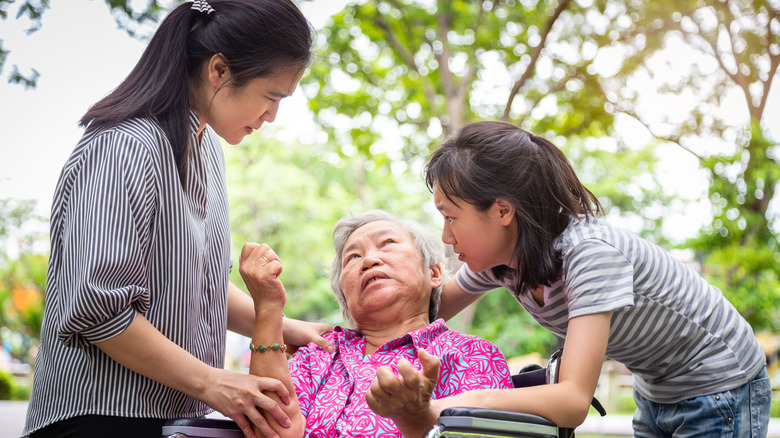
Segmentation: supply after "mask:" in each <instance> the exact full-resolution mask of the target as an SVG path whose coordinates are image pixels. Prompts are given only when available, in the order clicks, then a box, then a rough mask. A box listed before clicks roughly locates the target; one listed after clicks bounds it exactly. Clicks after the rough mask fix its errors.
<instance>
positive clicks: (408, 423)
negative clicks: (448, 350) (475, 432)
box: [366, 349, 439, 437]
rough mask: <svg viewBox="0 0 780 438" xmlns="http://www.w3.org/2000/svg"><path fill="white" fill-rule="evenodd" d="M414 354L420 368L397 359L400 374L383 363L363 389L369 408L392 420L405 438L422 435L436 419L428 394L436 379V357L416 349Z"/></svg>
mask: <svg viewBox="0 0 780 438" xmlns="http://www.w3.org/2000/svg"><path fill="white" fill-rule="evenodd" d="M417 357H418V358H419V359H420V364H422V370H421V371H418V370H416V369H415V368H414V366H412V364H411V363H410V362H409V361H408V360H406V359H401V360H399V361H398V372H399V373H400V374H401V375H400V377H399V376H396V375H395V374H393V372H392V371H391V370H390V368H388V367H386V366H382V367H379V369H377V371H376V378H375V379H374V381H373V382H371V388H370V389H369V390H368V391H367V392H366V402H367V403H368V406H369V407H370V408H371V410H372V411H374V412H376V413H377V414H378V415H381V416H383V417H386V418H390V419H391V420H393V422H395V424H396V426H398V430H399V431H400V432H401V433H402V434H403V435H404V436H405V437H413V436H415V437H421V436H423V435H424V434H425V432H426V431H427V430H428V429H430V428H431V427H433V426H434V425H435V424H436V422H437V421H438V414H437V413H436V412H435V409H432V407H431V394H432V393H433V389H434V388H435V387H436V382H438V380H439V358H438V357H436V356H434V355H432V354H430V353H428V352H427V351H425V350H423V349H418V350H417Z"/></svg>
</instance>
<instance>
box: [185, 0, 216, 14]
mask: <svg viewBox="0 0 780 438" xmlns="http://www.w3.org/2000/svg"><path fill="white" fill-rule="evenodd" d="M190 9H192V10H195V11H198V12H205V13H206V15H209V14H211V13H212V12H214V8H212V7H211V5H210V4H209V2H207V1H206V0H195V1H193V2H192V7H191V8H190Z"/></svg>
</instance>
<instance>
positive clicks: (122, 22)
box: [0, 0, 178, 88]
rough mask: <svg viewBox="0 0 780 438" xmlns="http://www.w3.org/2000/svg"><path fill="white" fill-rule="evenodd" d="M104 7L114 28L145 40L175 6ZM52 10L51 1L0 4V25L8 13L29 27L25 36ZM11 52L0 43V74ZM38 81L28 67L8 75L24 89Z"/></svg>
mask: <svg viewBox="0 0 780 438" xmlns="http://www.w3.org/2000/svg"><path fill="white" fill-rule="evenodd" d="M105 2H106V5H108V7H109V8H110V9H111V13H112V15H113V16H114V20H115V21H116V23H117V25H118V26H119V27H120V28H122V29H125V30H126V31H127V33H128V34H129V35H130V36H133V37H138V38H145V37H146V36H148V34H149V32H150V29H151V28H152V26H156V24H157V21H158V20H159V18H160V16H161V14H162V13H163V12H165V11H167V10H168V9H170V7H171V6H172V5H174V4H176V3H178V2H176V1H169V2H166V3H167V4H166V5H163V3H164V2H162V1H158V0H147V3H146V6H145V7H144V8H142V9H140V10H137V2H133V1H130V0H105ZM14 5H17V6H18V9H16V13H13V11H12V9H11V7H12V6H14ZM49 8H51V0H0V21H6V20H7V19H8V18H9V12H10V13H11V15H12V16H13V17H14V19H16V20H27V21H29V26H28V27H27V29H26V30H25V33H27V34H28V35H29V34H32V33H34V32H36V31H38V30H39V29H40V28H41V20H42V18H43V15H44V13H45V12H46V11H47V10H48V9H49ZM11 51H12V50H11V49H9V48H6V47H4V46H3V40H2V39H0V74H2V73H3V71H4V69H5V67H6V60H7V59H8V55H9V54H10V53H11ZM38 77H39V72H38V71H37V70H36V69H35V68H34V67H30V71H29V73H25V72H23V71H22V68H20V67H19V66H18V65H15V64H14V65H12V66H11V72H10V74H9V75H8V82H9V83H12V84H20V85H23V86H24V87H26V88H34V87H35V85H36V83H37V81H38Z"/></svg>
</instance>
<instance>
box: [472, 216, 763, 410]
mask: <svg viewBox="0 0 780 438" xmlns="http://www.w3.org/2000/svg"><path fill="white" fill-rule="evenodd" d="M555 245H556V249H558V250H560V251H561V253H562V255H563V270H562V276H561V278H560V279H559V280H558V281H556V282H555V283H554V284H552V285H551V287H549V288H546V289H545V295H546V298H545V303H544V306H542V307H540V306H539V305H538V304H537V303H536V302H535V301H534V299H533V297H531V295H530V294H529V293H517V291H515V290H514V289H515V284H516V281H515V278H514V275H512V274H510V275H506V276H505V277H504V278H503V279H499V278H496V277H495V276H494V275H493V274H492V272H491V270H486V271H483V272H479V273H474V272H471V271H470V270H469V269H468V267H467V266H463V267H462V268H461V270H460V271H459V272H458V274H457V280H458V284H459V285H460V286H461V288H463V289H464V290H465V291H467V292H471V293H483V292H486V291H489V290H492V289H495V288H497V287H502V286H503V287H506V288H507V289H509V290H510V291H512V293H513V295H514V296H515V298H516V299H517V301H518V302H520V304H522V306H523V307H524V308H525V309H526V310H527V311H528V312H529V313H530V314H531V316H533V318H534V319H536V320H537V321H538V322H539V324H541V325H542V326H543V327H545V328H547V329H548V330H550V331H552V332H553V333H555V334H556V335H558V336H560V337H565V336H566V329H567V327H568V321H569V319H570V318H574V317H577V316H582V315H589V314H595V313H601V312H610V311H611V312H613V313H612V322H611V327H610V334H609V342H608V345H607V356H608V357H610V358H612V359H614V360H617V361H619V362H621V363H623V364H624V365H626V367H628V369H629V370H631V372H632V373H634V387H635V388H636V390H637V391H638V392H639V393H640V394H641V395H642V396H644V397H646V398H647V399H650V400H653V401H656V402H659V403H675V402H678V401H680V400H684V399H687V398H691V397H695V396H700V395H705V394H712V393H717V392H722V391H726V390H729V389H733V388H736V387H738V386H741V385H743V384H745V383H747V382H748V381H749V380H750V379H751V378H752V377H753V376H754V375H755V374H756V373H757V372H758V371H759V370H760V369H761V368H762V367H763V366H764V364H765V358H764V353H763V350H762V349H761V345H760V344H759V343H758V340H757V339H756V338H755V336H754V335H753V330H752V328H751V327H750V325H749V324H748V323H747V322H746V321H745V320H744V319H743V318H742V317H741V316H740V315H739V313H738V312H737V310H736V309H735V308H734V306H732V305H731V303H729V302H728V301H727V300H726V299H725V298H724V297H723V294H722V293H721V292H720V290H718V289H717V288H716V287H714V286H712V285H710V284H708V283H707V281H705V280H704V279H703V278H702V277H701V276H699V275H698V274H697V273H696V272H695V271H694V270H692V269H691V268H690V267H688V266H686V265H685V264H683V263H681V262H680V261H678V260H676V259H674V258H673V257H672V256H671V255H669V254H668V253H667V252H666V251H664V250H662V249H661V248H659V247H658V246H656V245H653V244H651V243H649V242H647V241H646V240H644V239H641V238H639V237H637V236H635V235H632V234H630V233H626V232H623V231H619V230H616V229H614V228H612V227H610V226H609V225H608V224H607V223H606V222H604V221H603V220H600V219H597V220H592V221H589V222H586V221H572V223H571V224H570V225H569V227H568V228H567V229H566V230H565V231H564V232H563V233H562V234H561V235H560V236H559V237H558V238H557V239H556V241H555Z"/></svg>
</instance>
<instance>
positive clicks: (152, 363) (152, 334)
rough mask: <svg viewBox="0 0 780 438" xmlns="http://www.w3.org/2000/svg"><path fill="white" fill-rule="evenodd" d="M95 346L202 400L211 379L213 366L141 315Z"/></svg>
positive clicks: (126, 363) (134, 369)
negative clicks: (191, 352) (123, 328)
mask: <svg viewBox="0 0 780 438" xmlns="http://www.w3.org/2000/svg"><path fill="white" fill-rule="evenodd" d="M95 345H97V346H98V348H100V349H101V350H102V351H103V352H104V353H106V354H107V355H108V356H109V357H111V358H112V359H113V360H115V361H116V362H118V363H120V364H122V365H123V366H125V367H127V368H129V369H131V370H133V371H135V372H137V373H138V374H141V375H143V376H146V377H148V378H150V379H152V380H155V381H157V382H160V383H162V384H164V385H166V386H169V387H171V388H173V389H176V390H178V391H181V392H183V393H184V394H187V395H189V396H190V397H193V398H196V399H202V395H203V393H204V391H205V389H206V385H207V383H208V382H209V381H210V377H209V374H210V372H211V371H212V367H210V366H208V365H206V364H205V363H203V362H202V361H200V360H198V359H197V358H196V357H195V356H193V355H191V354H190V353H188V352H187V351H185V350H184V349H183V348H181V347H179V346H178V345H176V344H175V343H174V342H172V341H171V340H170V339H168V338H167V337H165V335H163V334H162V333H160V331H158V330H157V328H155V327H154V326H153V325H152V324H151V323H150V322H149V321H148V320H147V319H146V318H145V317H144V316H143V315H140V314H137V315H136V317H135V319H133V322H132V323H130V325H129V326H128V327H127V329H125V330H124V331H123V332H122V333H120V334H119V335H117V336H115V337H113V338H111V339H107V340H105V341H101V342H98V343H96V344H95Z"/></svg>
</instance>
